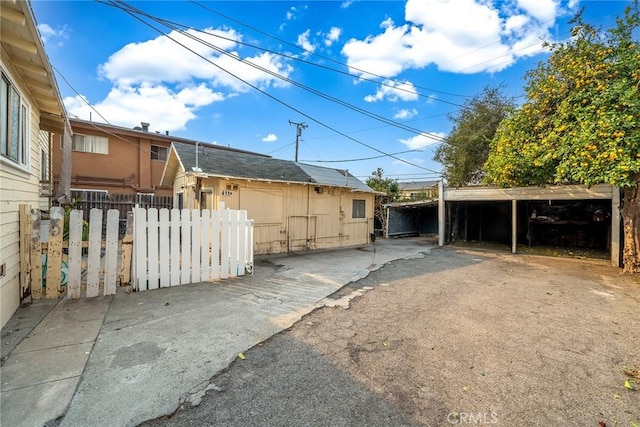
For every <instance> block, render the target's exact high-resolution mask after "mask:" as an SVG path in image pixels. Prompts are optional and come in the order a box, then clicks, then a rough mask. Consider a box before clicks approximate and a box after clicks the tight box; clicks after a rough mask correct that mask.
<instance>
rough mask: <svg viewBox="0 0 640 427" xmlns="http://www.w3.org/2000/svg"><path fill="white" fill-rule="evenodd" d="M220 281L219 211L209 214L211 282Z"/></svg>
mask: <svg viewBox="0 0 640 427" xmlns="http://www.w3.org/2000/svg"><path fill="white" fill-rule="evenodd" d="M218 279H220V211H212V212H211V280H218Z"/></svg>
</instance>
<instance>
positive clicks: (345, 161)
mask: <svg viewBox="0 0 640 427" xmlns="http://www.w3.org/2000/svg"><path fill="white" fill-rule="evenodd" d="M414 152H420V153H421V152H422V150H405V151H398V152H397V153H392V154H393V155H398V154H404V153H414ZM381 157H386V156H373V157H363V158H360V159H347V160H300V161H301V162H309V163H347V162H360V161H363V160H373V159H379V158H381Z"/></svg>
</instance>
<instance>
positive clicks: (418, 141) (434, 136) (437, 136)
mask: <svg viewBox="0 0 640 427" xmlns="http://www.w3.org/2000/svg"><path fill="white" fill-rule="evenodd" d="M444 137H445V134H444V133H442V132H430V133H423V134H420V135H416V136H414V137H411V138H408V139H401V140H400V142H401V143H403V144H404V145H406V146H407V148H409V149H410V150H419V149H421V148H424V147H428V146H429V145H433V144H438V143H439V142H440V141H441V140H442V138H444Z"/></svg>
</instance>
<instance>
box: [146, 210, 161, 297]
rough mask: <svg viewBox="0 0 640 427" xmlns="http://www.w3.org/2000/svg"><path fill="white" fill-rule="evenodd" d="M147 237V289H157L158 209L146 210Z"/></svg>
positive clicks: (158, 278) (158, 275) (158, 276)
mask: <svg viewBox="0 0 640 427" xmlns="http://www.w3.org/2000/svg"><path fill="white" fill-rule="evenodd" d="M147 230H148V231H147V237H148V239H149V240H148V243H147V245H148V246H147V247H148V251H149V252H148V258H149V261H148V264H147V268H148V269H149V286H148V289H158V288H159V287H160V285H159V284H158V281H159V280H160V272H159V269H158V267H159V266H158V209H156V208H149V209H147Z"/></svg>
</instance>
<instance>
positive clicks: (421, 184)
mask: <svg viewBox="0 0 640 427" xmlns="http://www.w3.org/2000/svg"><path fill="white" fill-rule="evenodd" d="M398 185H399V186H400V190H402V191H411V190H428V189H431V188H433V187H435V186H436V185H438V181H412V182H399V183H398Z"/></svg>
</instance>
